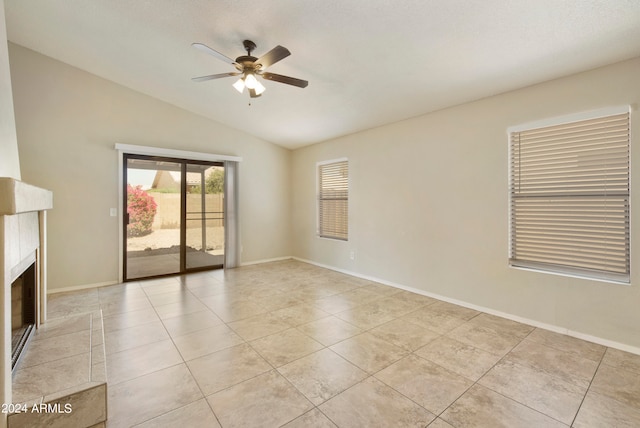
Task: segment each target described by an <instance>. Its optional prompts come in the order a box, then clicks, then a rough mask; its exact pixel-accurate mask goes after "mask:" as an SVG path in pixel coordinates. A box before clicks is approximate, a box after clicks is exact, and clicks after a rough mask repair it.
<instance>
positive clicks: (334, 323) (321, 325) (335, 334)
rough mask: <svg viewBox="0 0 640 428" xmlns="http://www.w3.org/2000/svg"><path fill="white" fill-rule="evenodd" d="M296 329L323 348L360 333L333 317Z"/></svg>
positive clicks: (354, 327)
mask: <svg viewBox="0 0 640 428" xmlns="http://www.w3.org/2000/svg"><path fill="white" fill-rule="evenodd" d="M297 328H298V330H300V331H301V332H303V333H304V334H306V335H308V336H310V337H312V338H313V339H315V340H317V341H318V342H320V343H322V344H323V345H325V346H331V345H333V344H336V343H338V342H341V341H343V340H345V339H348V338H350V337H353V336H355V335H357V334H360V333H361V332H362V330H361V329H360V328H358V327H356V326H355V325H353V324H349V323H348V322H346V321H343V320H341V319H339V318H336V317H335V316H329V317H327V318H322V319H320V320H318V321H313V322H310V323H307V324H303V325H300V326H298V327H297Z"/></svg>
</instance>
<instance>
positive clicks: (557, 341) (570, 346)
mask: <svg viewBox="0 0 640 428" xmlns="http://www.w3.org/2000/svg"><path fill="white" fill-rule="evenodd" d="M526 340H528V341H529V340H530V341H532V342H536V343H539V344H541V345H545V346H548V347H549V348H554V349H557V350H560V351H564V352H570V353H572V354H576V355H579V356H581V357H583V358H588V359H589V360H593V361H600V360H601V359H602V356H603V355H604V353H605V351H606V350H607V348H606V347H605V346H602V345H598V344H596V343H592V342H587V341H586V340H581V339H577V338H575V337H571V336H566V335H564V334H560V333H555V332H553V331H549V330H544V329H541V328H536V329H535V330H534V331H533V332H532V333H531V334H530V335H528V336H527V338H526ZM639 360H640V358H639ZM638 366H639V367H640V363H639V364H638ZM638 372H639V373H640V368H639V370H638Z"/></svg>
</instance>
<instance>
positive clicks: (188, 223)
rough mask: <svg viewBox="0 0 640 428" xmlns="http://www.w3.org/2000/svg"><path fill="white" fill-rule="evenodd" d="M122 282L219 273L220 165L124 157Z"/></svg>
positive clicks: (221, 251) (221, 240)
mask: <svg viewBox="0 0 640 428" xmlns="http://www.w3.org/2000/svg"><path fill="white" fill-rule="evenodd" d="M124 165H125V168H124V183H126V184H125V192H124V195H125V201H124V207H125V212H124V213H123V214H124V215H123V218H124V224H125V227H124V233H125V251H124V263H123V266H124V279H125V280H132V279H140V278H149V277H157V276H162V275H172V274H179V273H185V272H189V271H194V270H203V269H213V268H217V267H222V265H223V259H224V209H223V207H224V191H223V189H224V166H223V164H222V163H214V162H196V161H186V160H183V159H173V158H161V157H151V156H142V155H127V154H125V155H124Z"/></svg>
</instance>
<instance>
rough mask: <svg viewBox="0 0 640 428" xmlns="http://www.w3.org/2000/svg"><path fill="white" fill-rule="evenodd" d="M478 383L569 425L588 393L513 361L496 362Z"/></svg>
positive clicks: (567, 382)
mask: <svg viewBox="0 0 640 428" xmlns="http://www.w3.org/2000/svg"><path fill="white" fill-rule="evenodd" d="M478 383H479V384H480V385H482V386H485V387H487V388H489V389H491V390H493V391H495V392H498V393H500V394H502V395H504V396H505V397H509V398H511V399H513V400H515V401H517V402H519V403H522V404H524V405H525V406H527V407H530V408H532V409H535V410H537V411H539V412H540V413H544V414H545V415H547V416H550V417H552V418H554V419H556V420H559V421H560V422H564V423H565V424H567V425H571V422H573V419H574V418H575V416H576V414H577V412H578V408H579V407H580V404H581V403H582V399H583V398H584V395H585V394H586V392H587V390H586V388H582V387H579V386H576V385H574V384H573V383H571V382H569V381H566V380H563V379H561V378H559V377H555V376H551V375H549V374H547V373H545V372H543V371H541V370H537V369H534V368H531V367H527V366H521V365H518V364H515V363H513V362H510V361H501V362H499V363H498V364H496V366H495V367H494V368H493V369H491V371H489V373H487V374H486V375H485V376H484V377H483V378H482V379H480V381H479V382H478Z"/></svg>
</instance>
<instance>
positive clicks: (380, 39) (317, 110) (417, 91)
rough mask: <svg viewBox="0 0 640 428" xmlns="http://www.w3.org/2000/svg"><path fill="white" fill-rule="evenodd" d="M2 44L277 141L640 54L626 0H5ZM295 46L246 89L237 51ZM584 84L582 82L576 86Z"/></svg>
mask: <svg viewBox="0 0 640 428" xmlns="http://www.w3.org/2000/svg"><path fill="white" fill-rule="evenodd" d="M5 9H6V21H7V33H8V39H9V41H11V42H13V43H16V44H19V45H22V46H24V47H27V48H29V49H32V50H34V51H37V52H40V53H42V54H44V55H47V56H50V57H53V58H55V59H58V60H60V61H63V62H65V63H68V64H71V65H73V66H75V67H78V68H80V69H83V70H86V71H88V72H90V73H93V74H96V75H98V76H101V77H103V78H105V79H108V80H111V81H114V82H116V83H119V84H121V85H124V86H126V87H129V88H131V89H134V90H137V91H139V92H142V93H144V94H147V95H150V96H153V97H155V98H158V99H160V100H163V101H166V102H168V103H171V104H174V105H176V106H179V107H181V108H184V109H186V110H189V111H192V112H194V113H197V114H200V115H203V116H206V117H209V118H211V119H213V120H216V121H218V122H221V123H223V124H226V125H228V126H231V127H233V128H238V129H242V130H244V131H246V132H248V133H250V134H252V135H256V136H258V137H261V138H263V139H265V140H267V141H271V142H273V143H276V144H279V145H282V146H284V147H288V148H296V147H301V146H304V145H307V144H313V143H316V142H319V141H324V140H327V139H331V138H334V137H337V136H341V135H345V134H350V133H353V132H357V131H360V130H363V129H367V128H373V127H376V126H380V125H384V124H387V123H391V122H396V121H399V120H402V119H406V118H410V117H414V116H418V115H421V114H424V113H428V112H430V111H434V110H438V109H442V108H445V107H448V106H452V105H456V104H460V103H464V102H468V101H472V100H476V99H480V98H483V97H487V96H491V95H494V94H497V93H501V92H505V91H509V90H512V89H516V88H520V87H524V86H528V85H532V84H535V83H539V82H543V81H546V80H550V79H554V78H557V77H561V76H565V75H569V74H573V73H576V72H580V71H584V70H588V69H592V68H596V67H600V66H603V65H607V64H610V63H614V62H618V61H622V60H626V59H629V58H633V57H637V56H640V1H637V0H535V1H534V0H482V1H480V0H477V1H476V0H428V1H427V0H397V1H391V0H323V1H313V0H277V1H262V2H260V1H255V0H251V1H249V0H189V1H176V0H136V1H131V0H91V1H87V0H60V1H53V0H5ZM245 39H250V40H252V41H254V42H255V43H256V44H257V49H256V50H255V51H254V53H253V54H254V55H255V56H257V57H259V56H261V55H262V54H264V53H266V52H267V51H269V50H270V49H271V48H273V47H275V46H276V45H282V46H285V47H287V48H288V49H289V50H290V51H291V53H292V55H291V56H290V57H288V58H285V59H284V60H282V61H280V62H278V63H277V64H274V65H273V66H272V67H270V68H269V71H271V72H273V73H278V74H284V75H288V76H293V77H297V78H300V79H304V80H308V81H309V86H308V87H307V88H305V89H300V88H296V87H293V86H288V85H284V84H280V83H276V82H271V81H263V84H264V86H265V87H266V88H267V90H266V92H265V93H264V94H263V96H261V97H259V98H256V99H251V100H250V99H249V97H248V95H247V93H246V92H245V93H244V94H243V95H241V94H239V93H238V92H236V90H235V89H234V88H233V87H232V86H231V85H232V83H234V81H235V80H236V78H227V79H220V80H211V81H207V82H200V83H196V82H193V81H191V78H192V77H195V76H202V75H207V74H214V73H224V72H229V71H234V69H233V68H232V66H231V65H229V64H225V63H224V62H222V61H220V60H218V59H216V58H214V57H213V56H210V55H207V54H205V53H203V52H201V51H198V50H196V49H194V48H192V47H191V44H192V43H193V42H200V43H204V44H206V45H208V46H210V47H212V48H213V49H216V50H217V51H219V52H221V53H223V54H225V55H226V56H228V57H231V58H235V57H237V56H239V55H243V54H244V50H243V46H242V41H243V40H245ZM586 90H588V88H586Z"/></svg>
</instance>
